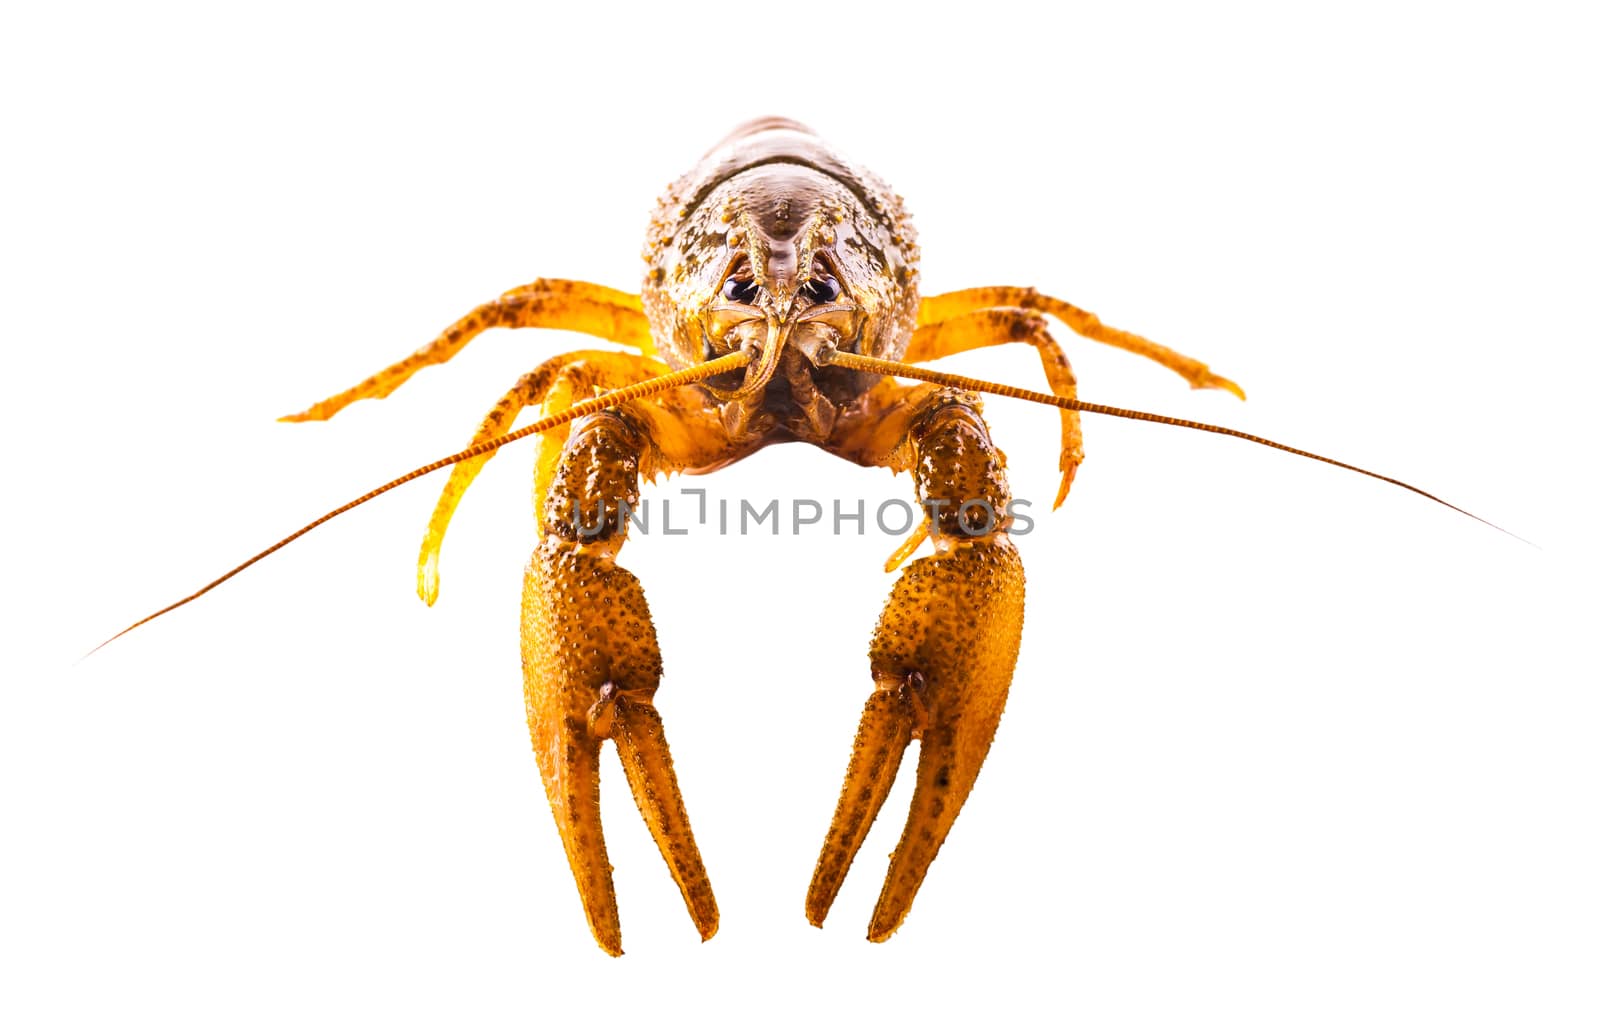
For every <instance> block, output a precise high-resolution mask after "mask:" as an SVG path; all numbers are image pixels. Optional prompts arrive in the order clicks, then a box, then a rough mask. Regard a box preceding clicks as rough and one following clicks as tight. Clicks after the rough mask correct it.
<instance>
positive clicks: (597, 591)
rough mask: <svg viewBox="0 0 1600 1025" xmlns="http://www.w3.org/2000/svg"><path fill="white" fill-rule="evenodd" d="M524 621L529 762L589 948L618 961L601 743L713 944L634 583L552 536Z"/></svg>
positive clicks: (712, 905)
mask: <svg viewBox="0 0 1600 1025" xmlns="http://www.w3.org/2000/svg"><path fill="white" fill-rule="evenodd" d="M522 614H523V640H522V658H523V672H524V678H525V684H526V685H525V689H524V695H525V698H526V702H527V710H528V727H529V730H530V731H531V733H532V735H533V748H534V756H535V758H536V760H537V761H538V763H539V775H540V776H541V777H542V778H543V779H544V786H545V794H546V796H547V797H548V798H549V800H550V810H551V811H552V812H553V813H554V815H555V819H556V828H557V829H558V830H559V831H560V833H561V842H562V844H563V846H565V848H566V852H567V861H568V863H569V864H570V865H571V866H572V875H573V878H574V879H575V880H576V881H577V884H578V894H579V896H580V898H581V899H582V901H583V908H584V913H585V914H586V915H587V917H588V919H589V928H590V931H592V932H593V933H594V938H595V941H596V942H597V943H599V944H600V947H601V949H603V950H604V951H605V952H606V953H608V954H611V955H612V956H617V955H619V954H621V953H622V927H621V924H620V921H619V919H618V915H617V897H616V891H615V889H614V887H613V885H612V881H611V863H610V861H609V859H608V858H607V857H606V845H605V836H604V834H603V833H602V831H601V827H600V772H599V759H600V745H601V743H602V741H604V740H605V739H607V738H610V739H612V740H615V741H616V743H617V752H618V754H619V755H621V757H622V765H623V769H624V770H625V771H626V773H627V777H628V785H629V787H630V788H631V789H632V791H633V797H634V801H635V803H637V804H638V806H639V811H640V814H642V815H643V816H644V820H645V823H646V825H648V826H649V828H650V832H651V835H652V836H654V837H655V840H656V845H657V847H658V848H659V849H660V851H661V855H662V857H663V858H665V859H666V861H667V866H668V868H669V869H670V870H671V872H672V877H673V879H674V880H675V881H676V882H677V884H678V888H679V890H680V891H681V892H682V893H683V899H684V903H685V904H686V905H687V907H688V909H689V915H690V917H691V918H692V919H693V920H694V923H695V927H696V928H697V929H698V930H699V932H700V937H701V939H702V940H706V939H710V938H711V936H712V935H714V934H715V933H716V931H717V902H716V898H715V897H714V896H713V895H712V892H711V883H710V880H709V879H708V878H707V876H706V870H705V866H704V864H702V862H701V859H700V851H699V849H698V848H697V847H696V846H695V842H694V834H693V833H692V832H691V831H690V828H689V818H688V814H687V813H686V812H685V811H684V807H683V795H682V794H681V792H680V791H679V789H678V779H677V775H676V773H674V771H673V768H672V755H671V752H670V751H669V750H668V748H667V740H666V735H665V734H664V733H663V732H662V726H661V716H660V714H659V713H658V712H657V711H656V710H655V707H654V706H653V705H652V703H651V702H652V698H653V696H654V694H655V691H656V687H657V686H658V685H659V683H660V679H661V653H660V650H659V648H658V647H657V645H656V636H655V628H654V627H653V626H652V624H651V622H650V613H649V609H648V607H647V606H646V604H645V600H644V592H643V590H642V589H641V588H640V586H639V581H638V580H637V579H636V578H635V577H634V576H633V574H631V573H629V572H628V571H627V570H625V569H622V568H621V567H619V566H617V565H616V564H615V563H614V562H613V561H612V560H610V559H609V558H605V557H602V556H599V555H595V554H591V553H586V552H582V551H575V550H573V549H572V548H571V547H569V546H566V545H564V544H562V543H561V542H560V541H559V540H558V539H556V538H549V539H547V540H546V542H545V543H544V544H541V545H540V547H539V549H538V550H537V551H535V552H534V556H533V562H532V564H531V565H530V566H529V567H528V574H527V578H526V583H525V586H524V588H523V602H522Z"/></svg>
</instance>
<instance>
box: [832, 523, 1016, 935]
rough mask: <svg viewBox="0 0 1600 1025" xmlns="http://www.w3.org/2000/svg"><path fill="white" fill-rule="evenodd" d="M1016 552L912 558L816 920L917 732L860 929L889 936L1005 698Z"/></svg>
mask: <svg viewBox="0 0 1600 1025" xmlns="http://www.w3.org/2000/svg"><path fill="white" fill-rule="evenodd" d="M1022 597H1023V579H1022V562H1021V560H1020V559H1019V558H1018V557H1017V552H1016V549H1015V548H1013V547H1012V545H1011V543H1010V542H1009V541H1008V540H1004V539H1003V538H996V539H994V540H989V541H981V542H977V543H973V544H970V545H963V546H958V547H952V548H949V549H947V550H946V551H943V552H941V553H939V554H937V555H934V556H929V557H927V558H923V559H918V560H917V561H916V562H913V563H911V564H910V565H909V566H908V567H906V570H905V572H904V574H903V575H902V576H901V578H900V579H899V580H898V581H897V582H896V584H895V588H894V591H893V593H892V594H891V595H890V597H889V603H888V605H887V606H886V607H885V608H884V611H883V616H882V618H881V619H880V620H879V622H878V629H877V632H876V633H875V634H874V636H873V640H872V677H873V680H874V682H875V683H876V684H877V689H876V690H875V691H874V692H873V693H872V695H871V697H869V698H868V699H867V705H866V708H865V709H863V710H862V713H861V726H860V729H859V731H858V732H857V733H856V742H855V748H854V750H853V751H852V752H851V755H850V767H849V769H847V770H846V772H845V781H844V788H843V791H842V792H841V793H840V795H839V803H838V806H837V808H836V809H835V811H834V815H833V823H832V825H831V826H830V827H829V830H828V838H827V840H826V841H825V842H824V844H823V848H822V854H821V856H820V857H819V858H818V859H817V867H816V871H815V873H814V874H813V875H812V878H811V888H810V890H809V892H808V893H807V894H806V918H807V919H808V920H809V921H810V922H811V924H812V925H815V926H818V927H820V926H821V925H822V923H823V920H824V919H825V918H826V917H827V915H828V909H829V908H830V907H831V906H832V904H833V899H834V897H835V896H836V895H837V894H838V892H839V887H840V886H841V885H842V884H843V882H844V877H845V873H846V872H848V871H849V869H850V863H851V862H852V861H853V860H854V859H855V856H856V851H857V850H858V849H859V848H860V846H861V841H862V840H863V839H864V838H865V837H866V834H867V830H868V829H869V828H870V827H871V826H872V822H873V820H874V819H875V818H876V817H877V815H878V811H879V809H881V808H882V807H883V802H884V799H885V798H886V797H888V796H889V789H890V787H891V786H892V785H893V784H894V778H895V775H896V773H897V772H898V770H899V767H900V761H901V758H902V756H903V755H904V754H905V749H906V746H907V745H908V744H909V743H910V742H911V741H912V740H913V739H920V741H921V752H920V754H919V755H918V758H917V784H916V790H915V791H914V792H913V793H912V796H911V811H910V814H909V815H908V816H907V819H906V826H905V831H904V832H903V833H902V834H901V837H900V843H899V844H898V845H897V846H896V847H895V851H894V855H893V857H892V858H891V859H890V862H889V874H888V877H887V878H886V879H885V880H884V883H883V890H882V891H881V892H880V894H879V896H878V903H877V906H876V907H875V908H874V909H873V913H872V923H871V925H870V926H869V928H868V930H867V939H869V940H872V941H873V942H882V941H883V940H886V939H888V938H889V936H890V935H892V934H893V933H894V931H895V930H896V929H898V928H899V927H900V923H901V922H902V921H904V920H905V916H906V913H907V912H908V911H910V910H911V902H912V899H913V898H914V897H915V896H916V893H917V889H918V888H919V887H920V886H921V885H922V880H923V876H924V875H925V874H926V873H927V870H928V866H929V865H930V864H932V862H933V859H934V855H936V854H937V853H938V852H939V847H940V845H941V844H943V843H944V838H945V836H946V834H948V833H949V831H950V827H951V826H952V825H953V824H954V823H955V820H956V816H957V815H958V814H959V813H960V811H961V806H962V804H963V803H964V802H965V801H966V799H967V795H968V793H969V792H970V791H971V790H972V785H973V783H974V782H975V781H976V780H977V777H978V770H979V768H980V767H981V766H982V765H983V760H984V757H985V756H986V755H987V754H988V751H989V744H990V742H991V741H992V740H993V739H994V733H995V729H996V727H998V726H999V724H1000V714H1001V712H1002V711H1003V710H1004V709H1005V702H1006V694H1007V692H1008V691H1009V689H1010V686H1011V672H1012V669H1013V668H1014V667H1015V665H1016V658H1017V648H1018V645H1019V643H1020V641H1021V637H1022Z"/></svg>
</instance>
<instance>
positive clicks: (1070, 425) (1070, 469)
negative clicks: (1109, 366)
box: [905, 307, 1083, 508]
mask: <svg viewBox="0 0 1600 1025" xmlns="http://www.w3.org/2000/svg"><path fill="white" fill-rule="evenodd" d="M1006 342H1027V343H1028V344H1029V345H1031V346H1033V347H1034V349H1036V350H1037V351H1038V353H1039V362H1040V364H1041V365H1042V366H1043V367H1044V376H1045V379H1046V380H1048V381H1049V382H1050V390H1051V391H1052V392H1054V393H1055V394H1057V395H1059V396H1061V397H1062V398H1064V399H1076V398H1077V397H1078V382H1077V379H1076V378H1074V377H1073V376H1072V364H1070V363H1068V362H1067V354H1066V353H1064V352H1062V351H1061V345H1060V343H1058V342H1057V341H1056V340H1055V339H1054V338H1052V337H1051V336H1050V332H1049V331H1047V330H1046V329H1045V323H1044V318H1043V317H1042V316H1040V315H1039V314H1037V313H1033V312H1030V311H1028V310H1024V309H1020V308H1016V307H1011V308H1004V307H999V308H990V309H981V310H973V311H971V312H968V313H961V314H957V315H956V316H953V317H951V318H949V319H948V320H937V321H933V322H930V323H927V324H924V325H922V326H921V327H919V328H917V330H916V332H915V333H914V334H913V335H912V336H911V344H910V346H909V347H907V349H906V357H905V359H906V362H907V363H923V362H927V361H928V360H935V359H941V358H943V357H945V356H952V355H954V354H956V353H958V352H966V351H968V350H969V349H981V348H984V347H985V346H990V345H1001V344H1004V343H1006ZM1082 462H1083V428H1082V426H1081V425H1080V424H1079V422H1078V414H1077V412H1076V411H1075V410H1070V409H1063V410H1062V411H1061V463H1060V466H1061V488H1060V490H1058V491H1057V492H1056V501H1055V505H1054V506H1052V508H1060V507H1061V503H1062V502H1063V501H1065V500H1066V497H1067V492H1068V491H1069V490H1071V489H1072V479H1073V477H1075V476H1076V475H1077V473H1078V467H1079V465H1080V464H1082Z"/></svg>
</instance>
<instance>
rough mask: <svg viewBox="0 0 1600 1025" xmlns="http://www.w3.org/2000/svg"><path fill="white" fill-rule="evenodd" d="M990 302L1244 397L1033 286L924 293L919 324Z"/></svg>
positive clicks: (1200, 367)
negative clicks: (1052, 320) (1034, 314)
mask: <svg viewBox="0 0 1600 1025" xmlns="http://www.w3.org/2000/svg"><path fill="white" fill-rule="evenodd" d="M990 306H1016V307H1021V308H1022V309H1025V310H1038V311H1039V312H1041V313H1048V314H1050V315H1051V316H1052V317H1056V318H1057V319H1059V320H1060V321H1061V322H1062V323H1064V324H1066V325H1067V326H1068V327H1070V328H1071V329H1072V330H1073V331H1074V332H1076V333H1077V334H1080V335H1082V336H1083V337H1085V338H1092V339H1094V340H1095V341H1097V342H1104V343H1105V344H1107V345H1114V346H1116V347H1117V348H1119V349H1126V350H1128V351H1129V352H1132V353H1137V354H1138V355H1140V356H1143V357H1145V358H1146V359H1152V360H1155V361H1156V362H1157V363H1160V364H1161V365H1162V366H1164V367H1166V368H1168V369H1169V370H1172V371H1174V372H1175V373H1177V374H1178V375H1180V376H1181V377H1182V378H1183V379H1184V380H1185V381H1188V382H1189V386H1190V387H1192V388H1223V389H1226V390H1227V391H1230V392H1232V393H1233V394H1235V395H1237V396H1238V397H1239V398H1241V399H1242V398H1244V390H1243V389H1242V388H1240V387H1239V386H1238V385H1237V384H1234V383H1233V382H1232V381H1230V380H1228V379H1227V378H1226V377H1222V376H1220V375H1218V374H1213V373H1212V372H1211V369H1210V368H1209V367H1207V366H1206V365H1205V364H1204V363H1202V362H1200V361H1199V360H1197V359H1192V358H1190V357H1188V356H1185V355H1183V354H1182V353H1178V352H1174V351H1173V350H1171V349H1169V348H1167V347H1166V346H1164V345H1157V344H1156V343H1155V342H1152V341H1151V340H1150V339H1148V338H1144V337H1141V336H1139V335H1136V334H1133V333H1131V332H1128V331H1121V330H1118V329H1117V328H1114V327H1110V326H1108V325H1106V324H1103V323H1101V322H1100V318H1099V317H1097V316H1095V315H1094V314H1092V313H1090V312H1089V311H1088V310H1082V309H1079V308H1078V307H1076V306H1074V305H1072V304H1071V303H1069V302H1066V301H1064V300H1061V299H1057V298H1055V297H1054V296H1048V295H1042V294H1040V293H1039V292H1038V291H1036V290H1035V289H1032V288H1014V287H1011V286H1008V285H991V286H986V287H981V288H963V289H961V290H960V291H957V292H946V293H944V294H943V295H931V296H925V297H924V298H923V300H922V306H921V307H920V308H919V309H918V311H917V324H918V325H919V326H921V325H923V324H937V323H939V322H940V321H945V320H950V319H951V318H953V317H958V316H960V315H962V314H963V313H970V312H972V311H973V310H979V309H984V308H986V307H990Z"/></svg>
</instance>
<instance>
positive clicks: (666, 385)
mask: <svg viewBox="0 0 1600 1025" xmlns="http://www.w3.org/2000/svg"><path fill="white" fill-rule="evenodd" d="M750 358H751V354H750V353H749V352H746V351H744V350H739V351H737V352H730V353H728V354H727V355H726V356H721V357H718V358H717V359H714V360H710V361H708V362H706V363H702V364H700V365H699V366H697V367H691V368H690V369H688V370H675V371H673V372H672V373H670V374H662V375H661V376H660V377H652V378H650V379H649V380H647V381H639V382H637V383H635V384H630V385H626V386H624V387H622V388H616V389H613V390H612V391H608V392H604V393H603V394H600V395H596V396H595V397H594V398H592V399H584V400H583V401H582V402H576V403H573V404H572V405H571V406H568V407H567V408H566V409H564V410H562V411H561V412H559V413H553V414H551V415H550V416H546V417H541V418H540V419H538V420H535V421H534V422H533V423H531V424H529V425H528V426H526V427H519V428H517V429H516V430H514V431H512V432H511V433H510V434H505V435H502V436H500V437H498V438H492V439H490V440H488V441H480V442H479V443H478V444H476V445H473V446H471V447H469V448H464V449H462V450H461V451H460V452H457V453H455V454H454V455H450V456H445V457H444V458H443V459H437V460H435V461H433V462H431V463H428V464H427V465H426V466H419V467H417V468H416V469H415V470H412V471H411V472H410V473H406V474H402V475H401V476H399V477H396V478H395V479H394V480H392V481H390V482H389V483H387V484H383V485H380V486H379V487H376V488H373V489H372V490H371V491H368V492H367V493H366V494H364V495H362V496H361V497H360V498H354V499H351V500H350V501H348V502H346V503H345V504H343V505H341V506H339V507H338V508H337V509H333V510H330V511H329V512H326V513H323V514H322V515H321V516H318V517H317V518H316V519H314V520H312V521H311V522H310V523H307V524H306V525H305V526H303V527H301V528H300V529H299V530H297V531H295V532H294V533H292V534H290V535H288V536H287V537H284V538H283V539H281V540H279V541H276V542H274V543H273V544H271V545H269V546H268V547H266V548H263V549H262V550H261V551H259V552H257V553H256V554H254V555H252V556H250V558H248V559H246V560H244V561H243V562H241V563H239V565H237V566H235V567H233V568H232V569H230V570H228V572H226V573H224V574H222V576H220V577H218V578H217V579H215V580H213V581H211V583H209V584H207V585H205V586H204V587H202V588H200V589H199V590H198V591H195V592H194V593H193V594H190V595H188V596H187V597H185V598H180V599H179V600H177V601H175V602H173V603H172V604H171V605H168V606H167V607H166V608H164V609H160V610H158V611H156V612H152V613H150V615H148V616H146V617H144V618H143V619H141V620H139V621H138V622H137V623H134V624H132V625H131V626H126V627H124V628H122V629H121V630H118V631H117V632H116V633H114V634H112V635H111V636H110V637H107V638H106V639H105V640H103V641H101V642H100V643H99V644H96V645H95V646H94V647H93V648H91V649H90V650H89V651H88V653H87V654H85V655H84V656H83V657H84V658H88V657H89V656H90V655H93V654H94V653H95V652H97V651H99V650H100V649H101V648H103V647H105V646H106V645H107V644H110V643H111V642H112V641H114V640H116V639H117V638H118V637H121V636H122V635H123V634H126V633H128V632H130V631H133V630H137V629H138V628H139V627H141V626H144V625H145V624H146V623H148V622H150V621H151V620H153V619H160V618H161V617H162V616H164V615H166V614H167V613H169V612H171V611H172V610H173V609H178V608H182V607H183V606H185V605H187V604H189V603H190V602H192V601H194V600H195V599H196V598H198V597H200V596H201V595H203V594H205V593H206V592H207V591H210V590H211V589H213V588H215V587H217V586H218V585H220V584H223V583H226V582H227V581H229V580H231V579H233V578H234V577H236V576H238V575H239V574H240V573H242V572H244V571H245V570H247V569H249V568H250V567H251V566H254V565H255V564H256V563H258V562H260V561H261V560H262V559H265V558H266V557H267V556H269V555H271V554H272V553H273V552H276V551H277V550H278V549H280V548H283V547H284V546H285V545H288V544H290V543H291V542H294V541H297V540H299V539H300V538H302V537H304V536H306V535H307V534H309V533H311V532H312V531H313V530H316V529H317V528H318V527H320V526H322V525H323V524H324V523H327V522H328V521H329V520H331V519H333V518H334V517H336V516H340V515H342V514H344V513H347V512H349V511H350V510H351V509H354V508H355V507H356V506H358V505H365V504H366V503H368V502H370V501H372V500H373V499H374V498H377V497H378V496H379V495H381V494H383V493H384V492H386V491H392V490H394V489H395V488H397V487H399V486H400V485H402V484H409V483H410V482H411V481H414V480H416V479H417V478H418V477H425V476H427V475H428V474H430V473H432V472H433V471H435V470H442V469H444V468H445V467H446V466H453V465H455V464H456V463H460V462H465V461H466V460H468V459H475V458H477V457H478V456H481V455H483V454H484V453H486V452H493V451H494V450H495V449H497V448H499V447H500V446H501V445H509V444H510V443H511V442H513V441H517V440H518V439H520V438H526V437H528V436H529V435H530V434H542V433H543V432H545V431H548V430H550V429H551V428H552V427H560V426H561V425H562V424H564V423H570V422H571V421H573V420H576V419H577V418H578V417H580V416H587V415H589V414H590V413H596V412H599V411H600V410H602V409H608V408H610V407H612V406H620V405H622V404H623V403H624V402H631V401H632V400H634V399H639V398H644V397H646V396H649V395H655V394H657V393H658V392H664V391H669V390H671V389H673V388H679V387H682V386H683V385H686V384H693V383H694V382H696V381H701V380H704V379H705V378H707V377H713V376H715V375H717V374H724V373H727V372H728V371H730V370H738V369H739V368H740V367H742V366H744V365H745V364H747V363H749V362H750Z"/></svg>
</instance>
